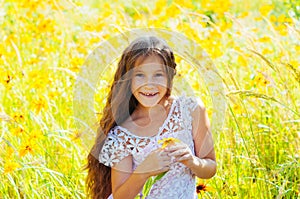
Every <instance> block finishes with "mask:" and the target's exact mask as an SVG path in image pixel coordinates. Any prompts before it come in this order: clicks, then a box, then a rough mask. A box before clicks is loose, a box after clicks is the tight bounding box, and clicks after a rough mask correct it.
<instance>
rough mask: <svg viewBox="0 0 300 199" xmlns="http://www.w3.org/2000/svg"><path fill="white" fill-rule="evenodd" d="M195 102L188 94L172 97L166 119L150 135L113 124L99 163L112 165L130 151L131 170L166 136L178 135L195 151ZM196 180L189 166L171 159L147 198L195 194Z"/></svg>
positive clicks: (178, 198) (182, 197) (190, 197)
mask: <svg viewBox="0 0 300 199" xmlns="http://www.w3.org/2000/svg"><path fill="white" fill-rule="evenodd" d="M196 105H197V101H196V100H195V99H194V98H191V97H185V96H181V97H179V98H177V99H174V100H173V103H172V105H171V109H170V111H169V114H168V116H167V119H166V120H165V121H164V123H163V125H162V126H161V127H160V129H159V131H158V133H157V134H156V135H155V136H152V137H141V136H137V135H134V134H132V133H131V132H129V130H127V129H126V128H123V127H121V126H116V127H114V128H113V129H111V131H110V132H109V134H108V136H107V138H106V140H105V142H104V145H103V147H102V150H101V152H100V155H99V161H100V163H103V164H104V165H106V166H109V167H113V166H114V165H115V164H116V163H118V162H120V161H121V160H122V159H123V158H125V157H126V156H128V155H132V157H133V170H134V169H135V168H136V167H137V166H138V165H139V164H140V163H141V162H142V161H143V160H144V159H145V158H146V157H147V155H148V154H149V153H150V152H151V151H153V150H155V149H157V148H158V147H161V145H160V144H159V143H158V140H161V139H163V138H169V137H174V138H177V139H180V140H181V141H182V142H185V143H186V144H187V145H188V146H189V147H190V149H191V151H192V152H194V143H193V137H192V116H191V111H193V110H194V109H195V108H196ZM195 183H196V182H195V176H194V175H193V174H192V172H191V170H190V169H189V168H187V167H186V166H185V165H183V164H182V163H179V162H173V163H172V164H171V166H170V170H169V171H168V172H167V173H166V174H165V175H164V176H163V177H162V178H161V179H160V180H158V181H156V183H155V184H154V185H153V186H152V188H151V191H150V193H149V195H148V196H147V199H170V198H172V199H173V198H174V199H175V198H176V199H193V198H197V195H196V184H195ZM109 198H112V196H110V197H109Z"/></svg>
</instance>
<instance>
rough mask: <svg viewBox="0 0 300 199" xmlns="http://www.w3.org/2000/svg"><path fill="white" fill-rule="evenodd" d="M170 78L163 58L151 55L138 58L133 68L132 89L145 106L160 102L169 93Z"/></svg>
mask: <svg viewBox="0 0 300 199" xmlns="http://www.w3.org/2000/svg"><path fill="white" fill-rule="evenodd" d="M167 85H168V79H167V74H166V71H165V67H164V64H163V61H162V59H161V58H160V57H159V56H157V55H154V54H153V55H150V56H148V57H146V58H145V59H143V60H141V61H140V59H137V61H136V63H135V67H134V68H133V76H132V82H131V91H132V93H133V95H134V97H135V98H136V99H137V100H138V102H139V103H140V104H141V105H142V106H144V107H153V106H155V105H156V104H158V103H159V102H160V101H161V99H162V98H163V97H164V96H165V95H166V93H167Z"/></svg>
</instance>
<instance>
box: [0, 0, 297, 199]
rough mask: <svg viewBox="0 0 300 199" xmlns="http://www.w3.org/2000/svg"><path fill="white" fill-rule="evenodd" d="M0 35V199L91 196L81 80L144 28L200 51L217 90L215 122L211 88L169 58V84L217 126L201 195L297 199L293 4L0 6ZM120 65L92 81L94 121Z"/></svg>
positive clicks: (191, 1) (232, 0)
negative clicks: (94, 57)
mask: <svg viewBox="0 0 300 199" xmlns="http://www.w3.org/2000/svg"><path fill="white" fill-rule="evenodd" d="M183 2H184V3H183ZM0 27H1V28H0V40H1V42H0V148H1V150H0V154H1V156H0V179H1V183H0V198H1V199H2V198H3V199H8V198H86V197H87V196H86V192H85V176H86V173H87V172H86V170H83V167H84V165H85V164H86V157H87V154H88V153H89V149H90V148H89V147H88V146H86V145H85V144H86V142H85V139H86V137H87V134H86V133H85V134H84V132H82V130H81V129H80V128H78V126H77V122H78V120H77V119H78V118H76V114H74V88H75V84H76V79H77V76H78V74H79V73H80V71H81V68H82V66H83V65H84V63H85V60H86V59H87V57H88V56H89V55H90V54H91V53H92V52H93V51H94V49H96V48H97V47H98V46H99V44H101V42H103V41H106V40H109V39H110V38H112V37H113V36H115V35H122V33H124V32H126V31H129V30H132V29H134V28H147V27H150V28H154V29H155V28H160V29H166V30H172V31H176V32H179V33H181V34H183V35H185V37H186V38H188V39H190V40H192V41H194V42H196V43H197V44H198V45H199V46H201V47H202V48H203V50H204V51H206V52H207V53H208V55H209V57H210V58H211V60H212V61H213V63H214V65H215V67H216V69H217V70H218V75H219V77H220V79H221V80H222V84H223V85H224V92H225V95H224V96H223V98H224V100H225V101H226V106H227V109H226V113H225V119H224V118H213V117H212V115H213V114H214V112H217V111H218V110H217V109H216V108H214V107H215V106H213V101H212V98H213V97H214V96H211V93H210V92H209V86H208V85H206V82H205V81H204V80H203V78H202V77H201V74H200V76H199V74H198V73H197V71H196V69H195V67H193V65H192V64H191V63H189V62H188V61H186V60H185V59H184V57H180V56H179V55H176V61H177V74H176V76H175V80H174V81H175V82H174V86H176V85H180V82H181V81H183V80H184V81H185V82H187V85H188V86H190V87H191V88H193V90H194V93H195V95H197V96H199V97H200V98H201V99H202V100H203V101H204V103H205V105H206V107H207V110H208V113H209V116H210V118H213V119H211V120H212V121H211V122H212V124H215V123H216V121H214V119H220V120H222V121H223V119H224V123H223V124H222V126H221V127H220V128H218V130H214V131H213V135H214V141H215V151H216V155H217V164H218V171H217V174H216V175H215V176H214V177H213V178H212V179H209V180H202V179H198V183H199V184H198V186H197V187H198V188H199V189H198V188H197V193H198V194H199V197H200V198H222V199H224V198H225V199H226V198H264V199H266V198H278V199H279V198H300V1H299V0H261V1H259V0H251V1H250V0H210V1H208V0H186V1H179V0H156V1H148V2H142V1H138V0H132V1H125V0H120V1H108V0H101V1H96V0H86V1H84V0H81V1H80V0H44V1H41V0H0ZM167 42H168V41H167ZM121 53H122V52H121V51H120V52H119V54H120V56H121ZM175 54H176V52H175ZM107 56H108V55H107ZM115 63H116V61H115V62H114V63H111V67H110V68H109V69H107V70H106V71H105V72H104V73H103V74H101V76H99V82H98V83H97V89H96V92H95V95H94V96H93V101H94V107H95V110H96V111H95V113H94V115H93V117H95V118H98V119H99V118H100V117H101V108H102V107H103V106H104V103H105V96H106V95H107V94H108V90H109V88H110V87H109V86H110V83H111V80H112V76H113V73H114V69H115ZM98 64H100V65H101V63H98ZM100 80H101V81H100ZM89 100H90V99H89ZM77 109H78V107H77ZM75 111H76V110H75ZM96 121H97V120H96ZM96 121H94V122H96ZM215 129H217V128H215ZM90 137H91V140H93V138H94V135H91V136H90ZM91 144H93V143H91ZM91 146H92V145H91ZM91 146H90V147H91ZM195 191H196V190H195Z"/></svg>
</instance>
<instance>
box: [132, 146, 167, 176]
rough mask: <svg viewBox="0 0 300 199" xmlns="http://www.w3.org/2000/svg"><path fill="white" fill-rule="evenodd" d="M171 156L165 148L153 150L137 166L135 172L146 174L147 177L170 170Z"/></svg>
mask: <svg viewBox="0 0 300 199" xmlns="http://www.w3.org/2000/svg"><path fill="white" fill-rule="evenodd" d="M170 164H171V157H170V156H168V153H167V152H166V151H165V150H163V149H157V150H154V151H152V152H151V153H150V154H149V155H148V156H147V157H146V159H145V160H144V161H143V162H142V163H141V164H140V165H139V166H138V167H137V168H136V170H135V173H140V174H145V175H146V176H147V177H150V176H155V175H158V174H160V173H163V172H166V171H168V170H169V169H170V168H169V165H170Z"/></svg>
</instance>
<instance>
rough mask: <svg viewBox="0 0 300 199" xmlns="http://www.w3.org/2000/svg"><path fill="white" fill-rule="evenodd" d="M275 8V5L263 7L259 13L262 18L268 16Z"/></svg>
mask: <svg viewBox="0 0 300 199" xmlns="http://www.w3.org/2000/svg"><path fill="white" fill-rule="evenodd" d="M273 8H274V5H263V6H261V7H260V8H259V12H260V14H261V15H262V16H267V15H268V14H269V13H270V12H271V10H273Z"/></svg>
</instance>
